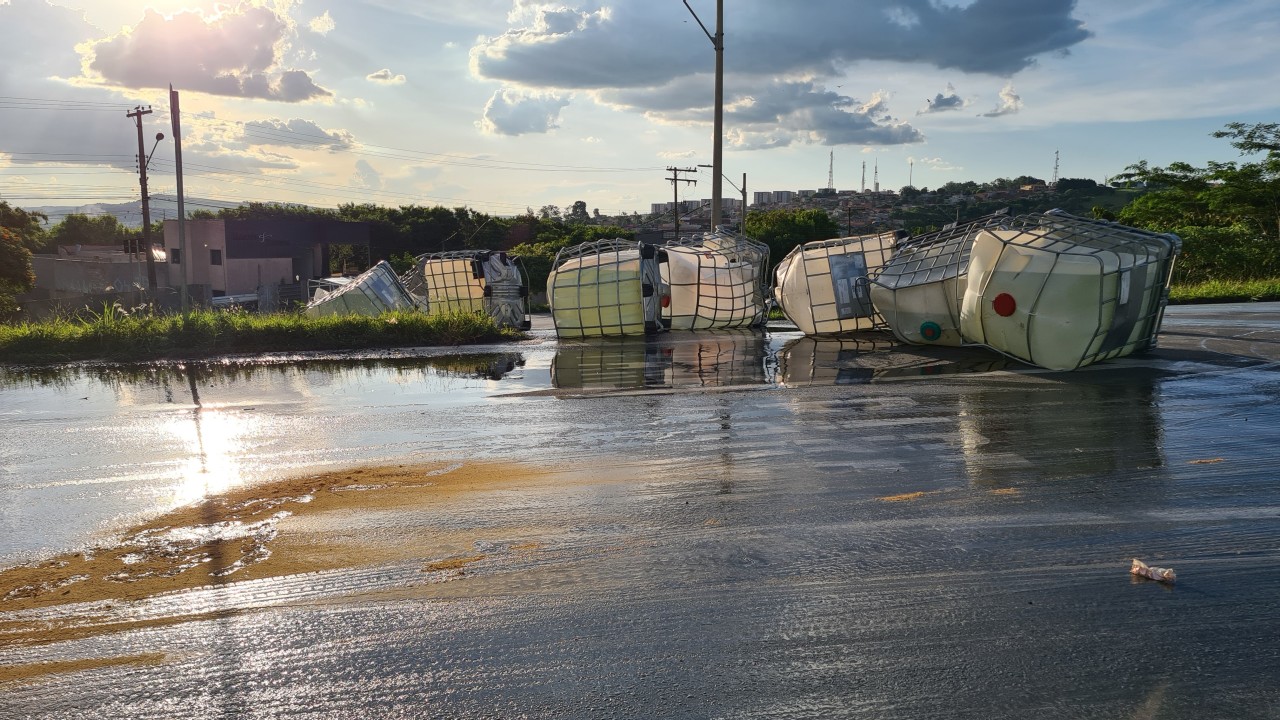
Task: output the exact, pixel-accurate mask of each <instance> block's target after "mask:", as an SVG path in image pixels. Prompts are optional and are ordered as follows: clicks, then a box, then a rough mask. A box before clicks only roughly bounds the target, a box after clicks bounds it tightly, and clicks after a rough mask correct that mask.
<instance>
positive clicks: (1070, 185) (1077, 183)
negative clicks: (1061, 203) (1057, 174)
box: [1058, 178, 1098, 192]
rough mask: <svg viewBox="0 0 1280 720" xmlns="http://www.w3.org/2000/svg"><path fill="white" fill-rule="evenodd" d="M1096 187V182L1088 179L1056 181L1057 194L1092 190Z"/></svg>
mask: <svg viewBox="0 0 1280 720" xmlns="http://www.w3.org/2000/svg"><path fill="white" fill-rule="evenodd" d="M1097 187H1098V182H1097V181H1096V180H1090V179H1088V178H1062V179H1061V180H1059V181H1058V192H1067V191H1068V190H1094V189H1096V188H1097Z"/></svg>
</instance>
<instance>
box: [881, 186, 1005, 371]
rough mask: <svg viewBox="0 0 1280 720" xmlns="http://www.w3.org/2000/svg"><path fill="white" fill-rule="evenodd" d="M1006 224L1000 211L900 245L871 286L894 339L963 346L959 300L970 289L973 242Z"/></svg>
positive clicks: (907, 341)
mask: <svg viewBox="0 0 1280 720" xmlns="http://www.w3.org/2000/svg"><path fill="white" fill-rule="evenodd" d="M1008 221H1009V217H1008V215H1007V213H1006V212H1005V211H1003V210H1001V211H999V212H996V213H993V214H991V215H987V216H984V217H981V218H978V219H977V220H974V221H972V222H969V223H965V224H963V225H951V226H948V227H946V228H943V229H942V230H939V231H937V232H933V233H928V234H926V235H921V236H919V237H914V238H910V239H908V240H899V242H898V247H897V249H896V250H895V252H894V255H893V258H891V259H890V260H889V262H888V263H886V264H885V267H884V269H883V270H881V271H880V274H879V275H878V276H877V277H876V278H874V279H873V280H872V284H871V302H872V304H873V305H875V307H876V310H878V311H879V312H880V314H881V315H882V316H883V317H884V320H885V322H886V323H887V324H888V325H889V329H890V330H892V331H893V334H894V336H895V337H897V338H898V339H899V340H901V341H903V342H906V343H911V344H913V345H948V346H952V347H958V346H960V345H964V344H965V339H964V337H962V336H961V334H960V300H961V298H963V297H964V293H965V289H966V288H967V286H968V272H969V250H970V248H971V247H972V245H973V237H974V235H975V234H976V233H977V231H978V230H980V229H982V228H984V227H999V226H1001V225H1003V224H1005V223H1007V222H1008Z"/></svg>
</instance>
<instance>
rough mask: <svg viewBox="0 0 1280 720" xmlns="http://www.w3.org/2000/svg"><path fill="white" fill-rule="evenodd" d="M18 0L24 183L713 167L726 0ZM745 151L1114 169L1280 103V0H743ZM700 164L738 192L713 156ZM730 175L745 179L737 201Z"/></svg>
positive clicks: (819, 182) (6, 165)
mask: <svg viewBox="0 0 1280 720" xmlns="http://www.w3.org/2000/svg"><path fill="white" fill-rule="evenodd" d="M689 5H690V6H691V7H692V8H693V10H695V11H696V12H697V13H698V15H697V17H695V16H694V15H693V14H691V13H690V12H689V10H688V8H686V6H685V4H684V3H683V2H681V0H564V1H563V2H542V1H539V0H431V1H430V2H421V1H420V0H238V1H237V0H223V2H213V1H212V0H209V1H206V0H0V199H3V200H7V201H9V202H10V203H11V204H17V205H21V206H26V207H32V206H42V205H79V204H87V203H92V202H123V201H128V200H132V199H136V196H137V192H138V184H137V175H136V171H135V168H136V153H137V131H136V128H135V126H134V124H133V120H131V119H130V118H128V117H126V113H128V112H129V111H130V110H132V109H133V108H134V107H137V106H143V107H147V106H149V107H150V109H151V110H152V113H151V114H148V115H145V116H144V130H145V135H146V138H147V140H146V145H147V150H148V152H150V151H151V146H152V144H153V142H154V136H155V133H156V132H164V133H165V135H166V138H165V139H164V140H163V141H161V142H159V143H158V144H157V145H155V150H154V155H153V157H152V160H151V164H150V166H149V167H150V172H149V179H150V186H151V193H152V195H158V196H166V195H172V194H173V193H174V191H175V181H176V178H175V164H174V143H173V137H172V136H173V132H172V129H171V125H170V122H171V117H170V101H169V92H168V88H169V87H170V86H171V85H172V87H173V88H174V89H175V90H177V91H178V92H179V96H180V102H181V115H180V120H181V132H182V158H183V165H184V169H185V172H184V184H185V187H186V194H187V195H188V196H189V197H196V198H209V199H213V200H218V201H226V202H235V201H241V200H260V201H268V202H269V201H280V202H300V203H306V204H310V205H316V206H324V207H333V206H336V205H338V204H340V203H345V202H356V203H362V202H370V203H376V204H380V205H391V206H395V205H408V204H414V203H416V204H422V205H436V204H442V205H446V206H450V207H452V206H459V205H466V206H469V207H472V208H475V209H477V210H480V211H483V212H488V213H494V214H501V215H514V214H519V213H522V212H524V211H525V210H526V209H528V208H532V209H535V210H536V209H538V208H540V207H541V206H543V205H548V204H552V205H558V206H561V207H567V206H570V205H572V204H573V203H574V202H575V201H578V200H582V201H584V202H586V203H587V206H588V207H589V208H592V209H598V210H599V211H600V212H601V213H604V214H617V213H622V212H626V213H630V212H632V211H640V212H642V213H643V212H646V211H647V210H648V209H649V206H650V204H651V203H654V202H663V201H666V200H669V199H671V198H672V197H673V189H672V185H671V183H670V182H668V181H667V180H666V178H667V177H669V175H670V173H668V172H667V171H666V168H668V167H672V166H675V167H682V168H684V167H694V166H696V165H698V164H703V163H705V164H710V163H711V159H712V146H713V142H712V135H711V132H712V115H713V101H714V97H713V87H714V69H715V52H714V48H713V44H712V42H711V40H710V39H709V38H708V37H707V35H706V34H705V32H704V29H703V27H700V26H699V19H700V20H701V22H702V23H703V24H704V25H705V26H706V28H707V29H710V30H711V31H712V32H714V29H715V12H716V7H715V2H714V1H713V0H689ZM725 5H726V6H727V7H726V8H725V22H724V33H725V40H724V45H725V54H724V67H725V77H724V107H725V122H724V128H725V132H724V170H725V174H726V175H727V177H728V178H729V179H730V180H732V181H733V183H734V184H737V185H741V178H742V175H743V173H745V174H746V175H747V185H748V188H747V189H748V190H749V191H759V190H801V189H817V188H820V187H823V186H825V185H826V184H827V173H828V169H829V167H830V166H831V165H834V180H835V186H836V187H837V188H838V189H853V190H857V189H860V188H861V187H862V184H863V165H864V163H865V166H866V171H865V172H866V181H865V182H866V185H867V186H868V187H869V186H870V185H871V184H872V182H873V181H874V179H875V176H876V172H877V168H878V177H879V181H880V185H881V187H882V188H893V189H897V188H900V187H902V186H904V185H906V184H908V181H910V182H912V183H913V184H914V185H916V186H917V187H937V186H939V185H941V184H943V183H946V182H948V181H953V180H954V181H964V180H975V181H979V182H983V181H988V180H992V179H995V178H998V177H1015V176H1018V175H1034V176H1036V177H1041V178H1044V179H1046V180H1047V179H1049V178H1050V177H1051V175H1052V173H1053V168H1054V154H1055V152H1057V153H1059V154H1060V170H1059V173H1060V175H1061V177H1086V178H1093V179H1095V180H1098V181H1099V182H1101V181H1103V180H1104V179H1105V178H1107V177H1109V176H1111V175H1114V174H1116V173H1118V172H1121V171H1122V170H1124V168H1125V166H1127V165H1129V164H1132V163H1135V162H1138V161H1140V160H1147V161H1148V162H1150V163H1151V164H1154V165H1160V164H1165V163H1168V162H1171V161H1174V160H1186V161H1189V162H1192V163H1197V164H1200V163H1204V162H1205V161H1207V160H1211V159H1212V160H1230V159H1234V158H1235V157H1236V153H1235V151H1234V150H1233V149H1232V148H1231V147H1230V146H1229V145H1227V144H1226V143H1225V142H1223V141H1222V140H1215V139H1213V138H1211V137H1210V136H1209V134H1210V133H1211V132H1212V131H1214V130H1216V129H1219V128H1221V127H1222V126H1223V125H1224V124H1225V123H1227V122H1230V121H1243V122H1272V121H1280V112H1278V110H1280V95H1277V93H1276V92H1275V89H1274V88H1275V84H1274V78H1275V70H1274V68H1276V67H1278V66H1280V44H1277V43H1275V42H1273V40H1272V38H1274V37H1276V36H1277V34H1278V33H1277V31H1280V4H1277V3H1275V2H1274V0H1205V1H1204V2H1186V1H1185V0H1126V2H1123V3H1118V2H1115V1H1114V0H888V1H886V0H803V1H801V2H776V1H775V0H732V1H731V2H727V3H725ZM690 177H696V178H698V183H697V185H696V186H695V185H685V184H683V183H682V184H681V187H680V188H679V193H680V196H681V198H682V199H701V198H708V197H710V195H711V185H712V183H711V174H710V171H709V170H707V169H702V170H701V172H700V173H699V175H696V176H690ZM737 192H738V191H737V189H735V188H734V187H733V185H731V184H728V183H726V184H725V185H724V195H725V197H736V196H737Z"/></svg>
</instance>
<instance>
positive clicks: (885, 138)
mask: <svg viewBox="0 0 1280 720" xmlns="http://www.w3.org/2000/svg"><path fill="white" fill-rule="evenodd" d="M673 8H674V9H673ZM673 8H664V9H661V10H659V9H655V8H654V7H653V6H650V5H648V4H644V3H616V4H610V5H608V6H605V4H604V3H603V2H602V0H570V2H569V3H566V4H557V5H553V4H549V3H545V2H542V1H540V0H515V3H514V7H513V9H512V11H511V12H510V13H509V15H508V24H509V27H508V29H507V30H506V31H505V32H503V33H501V34H499V35H496V36H492V37H488V38H483V39H481V40H480V41H478V42H477V43H476V44H475V45H474V46H473V47H472V49H471V54H470V61H471V71H472V73H473V75H475V76H476V77H478V78H482V79H489V80H498V81H501V82H503V83H504V84H505V85H506V87H508V88H510V87H521V88H526V89H530V90H532V89H542V90H548V89H552V90H560V91H586V92H582V93H581V96H583V97H591V98H593V99H596V100H597V101H599V102H602V103H604V104H607V105H613V106H615V107H622V108H627V109H629V110H631V111H634V112H640V113H644V114H647V115H649V116H651V117H655V118H657V119H659V120H665V121H670V122H690V123H694V122H697V123H705V122H706V119H705V118H706V117H707V116H708V115H707V112H706V110H707V108H708V106H709V104H710V101H711V98H710V97H709V93H708V92H707V90H706V89H707V87H709V86H710V84H711V83H710V79H709V78H708V77H707V75H706V74H705V73H706V69H707V68H708V66H709V65H710V64H711V63H712V62H713V60H712V57H713V55H714V53H713V52H712V51H711V48H710V47H708V43H706V42H705V40H706V39H705V37H701V29H700V28H697V27H696V25H694V24H693V23H692V22H691V18H689V16H688V14H687V12H684V8H680V7H678V5H675V6H673ZM1074 10H1075V0H1043V1H1041V2H1035V3H1028V2H1024V1H1023V0H973V2H970V3H967V4H965V5H963V6H958V5H954V4H944V3H940V2H935V1H934V0H899V1H898V2H895V3H894V4H892V5H891V6H890V7H888V8H886V6H885V3H882V2H879V0H809V2H806V3H805V8H804V12H805V13H806V14H807V15H809V16H811V17H814V18H821V22H817V23H798V22H795V13H796V9H795V7H793V6H792V5H790V4H787V3H778V2H774V1H773V0H739V2H735V4H734V8H733V14H734V20H733V29H734V34H733V36H732V42H733V44H732V48H731V49H730V50H729V51H727V52H726V63H727V67H726V72H727V77H726V82H725V87H726V91H727V92H732V89H733V88H751V94H752V95H753V96H757V97H754V98H753V99H754V100H755V101H757V102H756V103H749V102H747V101H746V100H747V99H746V98H744V97H737V98H735V99H734V100H733V101H732V102H735V103H737V106H736V107H737V111H738V112H739V113H740V117H739V119H742V118H743V117H745V116H748V115H758V116H761V117H772V119H773V121H774V122H782V123H783V125H782V127H781V128H774V129H765V128H758V129H756V130H750V131H746V134H745V135H743V136H742V139H743V141H744V142H749V143H752V144H755V145H761V144H762V145H764V146H778V145H786V144H790V143H791V142H795V141H805V142H821V143H846V142H850V143H860V142H869V143H877V144H879V143H898V142H916V141H918V140H920V139H922V136H921V135H920V134H919V132H918V131H916V130H915V129H914V128H912V127H911V126H910V125H908V124H906V123H903V122H901V121H898V120H896V119H892V118H890V117H888V116H887V115H886V114H885V113H877V112H873V109H864V108H862V107H861V103H860V102H858V101H856V100H855V99H853V98H850V97H845V96H835V97H832V94H831V93H828V92H826V91H824V90H822V89H820V88H817V87H814V86H812V85H810V84H809V83H812V82H815V81H820V80H821V79H823V78H831V77H835V76H837V75H838V74H840V73H841V72H843V71H844V70H845V69H847V68H848V67H849V66H851V65H853V64H856V63H858V62H860V61H888V62H901V63H914V64H924V65H929V66H933V67H937V68H941V69H953V70H958V71H962V72H966V73H984V74H992V75H997V76H1006V77H1007V76H1012V75H1013V74H1015V73H1017V72H1018V71H1020V70H1023V69H1025V68H1026V67H1028V66H1030V65H1031V64H1033V63H1034V62H1035V61H1036V58H1037V57H1039V56H1042V55H1045V54H1053V53H1062V52H1066V51H1067V50H1068V49H1069V48H1070V47H1072V46H1073V45H1075V44H1077V43H1080V42H1081V41H1083V40H1085V39H1086V38H1088V37H1089V35H1090V33H1089V32H1088V31H1087V30H1085V28H1084V26H1083V24H1082V23H1081V21H1079V20H1077V19H1075V18H1073V17H1072V13H1073V12H1074ZM673 29H674V30H676V31H680V30H684V32H683V33H681V32H673ZM738 49H741V51H736V50H738ZM735 51H736V52H735ZM698 72H701V73H702V74H697V73H698ZM771 82H781V83H783V84H784V85H790V86H791V87H789V88H788V87H777V88H774V91H775V94H777V95H778V97H779V98H781V96H782V95H784V94H786V93H787V92H791V93H792V94H793V96H794V97H796V98H798V99H800V101H801V102H800V103H799V106H798V107H797V108H795V109H793V110H791V111H785V112H784V111H781V110H778V109H777V108H774V107H773V106H771V105H770V104H769V103H768V102H767V100H768V98H766V99H765V104H764V105H763V106H761V105H760V104H759V101H760V100H761V98H760V97H758V95H760V93H759V92H758V91H757V90H756V88H757V87H759V86H761V85H763V84H768V83H771ZM940 98H941V99H942V105H941V106H939V109H943V108H944V107H947V106H949V105H951V104H955V103H960V105H961V106H963V100H961V99H960V98H958V97H956V96H955V94H954V92H952V93H950V94H949V95H941V94H940ZM729 102H730V100H729V99H728V98H726V103H729ZM727 107H728V106H727ZM803 123H813V124H810V125H804V124H803ZM753 135H755V136H756V137H751V136H753Z"/></svg>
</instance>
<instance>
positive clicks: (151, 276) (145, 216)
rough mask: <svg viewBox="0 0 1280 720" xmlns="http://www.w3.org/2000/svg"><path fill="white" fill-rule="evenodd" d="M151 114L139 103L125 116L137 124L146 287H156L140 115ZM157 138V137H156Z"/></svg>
mask: <svg viewBox="0 0 1280 720" xmlns="http://www.w3.org/2000/svg"><path fill="white" fill-rule="evenodd" d="M150 114H151V106H150V105H148V106H147V107H146V108H145V109H144V108H143V107H142V106H141V105H139V106H137V107H135V108H134V109H133V112H131V113H125V114H124V115H125V117H128V118H133V119H134V121H135V123H136V124H137V126H138V184H139V185H140V186H142V246H143V250H144V252H145V253H146V256H147V288H148V289H150V290H153V291H154V290H155V289H156V261H155V258H153V257H152V256H151V207H150V205H151V203H150V198H149V197H148V196H147V163H148V161H150V158H148V157H147V156H146V146H145V145H144V144H143V142H142V116H143V115H150ZM157 140H158V138H157Z"/></svg>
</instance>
